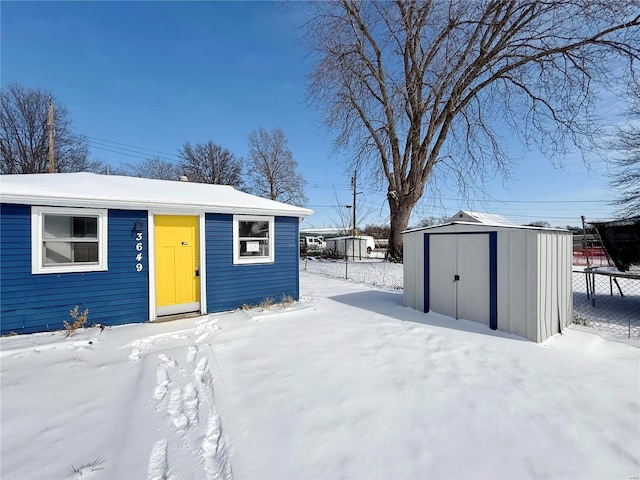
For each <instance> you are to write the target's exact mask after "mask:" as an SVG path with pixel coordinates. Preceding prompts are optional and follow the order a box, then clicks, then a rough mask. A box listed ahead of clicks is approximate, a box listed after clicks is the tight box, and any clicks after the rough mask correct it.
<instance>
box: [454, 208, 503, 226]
mask: <svg viewBox="0 0 640 480" xmlns="http://www.w3.org/2000/svg"><path fill="white" fill-rule="evenodd" d="M449 221H450V222H456V221H462V222H473V223H484V224H487V225H515V224H514V223H513V222H512V221H510V220H509V219H508V218H507V217H504V216H502V215H498V214H497V213H480V212H471V211H468V210H460V211H459V212H458V213H456V214H455V215H454V216H453V217H451V218H450V219H449Z"/></svg>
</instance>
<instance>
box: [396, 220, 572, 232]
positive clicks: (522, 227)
mask: <svg viewBox="0 0 640 480" xmlns="http://www.w3.org/2000/svg"><path fill="white" fill-rule="evenodd" d="M449 225H466V226H469V227H473V228H479V229H486V228H487V227H490V228H507V229H518V230H536V231H543V232H564V233H567V234H570V233H571V232H569V231H568V230H567V229H566V228H546V227H530V226H526V225H514V224H506V225H505V224H502V225H501V224H489V223H480V222H447V223H441V224H440V225H431V226H429V227H420V228H412V229H411V230H405V231H404V232H402V233H403V234H404V233H413V232H420V231H424V230H433V229H435V230H437V229H441V228H442V227H447V226H449Z"/></svg>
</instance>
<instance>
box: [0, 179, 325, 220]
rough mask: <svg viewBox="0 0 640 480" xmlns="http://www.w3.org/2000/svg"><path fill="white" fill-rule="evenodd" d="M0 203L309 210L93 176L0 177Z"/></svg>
mask: <svg viewBox="0 0 640 480" xmlns="http://www.w3.org/2000/svg"><path fill="white" fill-rule="evenodd" d="M0 201H2V203H15V204H25V205H51V206H66V207H95V208H118V209H122V210H139V209H145V210H146V209H150V210H159V211H162V210H166V211H172V212H173V211H180V212H202V211H205V212H211V213H237V214H248V215H252V214H253V215H255V214H261V215H282V216H292V217H299V218H304V217H306V216H308V215H311V214H312V213H313V210H309V209H307V208H301V207H296V206H293V205H288V204H286V203H281V202H275V201H273V200H267V199H266V198H261V197H257V196H255V195H250V194H248V193H244V192H241V191H239V190H236V189H235V188H233V187H231V186H229V185H211V184H205V183H193V182H180V181H171V180H152V179H148V178H137V177H125V176H119V175H98V174H95V173H87V172H79V173H54V174H51V173H39V174H30V175H2V176H0Z"/></svg>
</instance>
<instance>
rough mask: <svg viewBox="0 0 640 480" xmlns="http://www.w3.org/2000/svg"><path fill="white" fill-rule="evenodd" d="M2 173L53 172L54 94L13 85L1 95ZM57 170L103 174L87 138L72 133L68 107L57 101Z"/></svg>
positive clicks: (55, 126) (0, 163)
mask: <svg viewBox="0 0 640 480" xmlns="http://www.w3.org/2000/svg"><path fill="white" fill-rule="evenodd" d="M0 97H1V100H2V106H1V110H0V154H1V155H2V159H1V161H0V172H1V173H3V174H13V173H46V172H48V171H49V127H48V118H49V99H53V96H52V95H51V93H50V92H47V91H45V90H39V89H29V88H25V87H22V86H20V85H16V84H11V85H8V86H6V87H4V88H3V89H2V91H1V92H0ZM54 105H55V116H54V128H55V142H54V146H55V148H54V152H55V154H54V155H55V168H56V171H58V172H77V171H100V170H101V169H102V165H101V163H100V162H98V161H90V160H89V159H88V155H89V151H88V148H87V143H86V141H85V139H84V138H83V137H81V136H80V135H76V134H75V133H73V132H72V131H71V122H70V120H69V114H68V112H67V109H66V108H65V107H64V105H61V104H60V103H58V102H55V101H54Z"/></svg>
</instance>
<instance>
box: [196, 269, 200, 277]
mask: <svg viewBox="0 0 640 480" xmlns="http://www.w3.org/2000/svg"><path fill="white" fill-rule="evenodd" d="M199 276H200V267H196V277H199Z"/></svg>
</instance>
